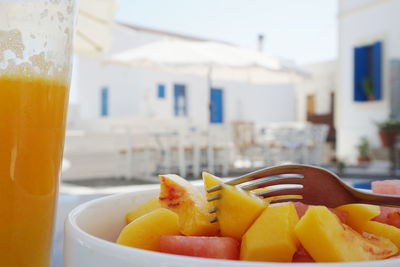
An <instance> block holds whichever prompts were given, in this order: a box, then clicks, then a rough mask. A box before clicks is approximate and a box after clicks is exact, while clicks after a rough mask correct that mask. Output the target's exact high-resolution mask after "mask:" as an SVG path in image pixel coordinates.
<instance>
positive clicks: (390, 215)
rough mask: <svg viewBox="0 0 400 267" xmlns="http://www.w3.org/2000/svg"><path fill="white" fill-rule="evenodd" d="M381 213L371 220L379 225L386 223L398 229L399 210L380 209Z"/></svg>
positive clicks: (399, 226)
mask: <svg viewBox="0 0 400 267" xmlns="http://www.w3.org/2000/svg"><path fill="white" fill-rule="evenodd" d="M380 210H381V213H380V214H379V215H378V216H377V217H375V218H374V219H373V220H374V221H377V222H381V223H386V224H389V225H392V226H395V227H397V228H400V209H399V208H392V207H384V206H381V207H380Z"/></svg>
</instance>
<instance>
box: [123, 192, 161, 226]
mask: <svg viewBox="0 0 400 267" xmlns="http://www.w3.org/2000/svg"><path fill="white" fill-rule="evenodd" d="M158 208H161V205H160V201H159V200H158V197H155V198H152V199H150V200H149V201H147V202H145V203H144V204H143V205H141V206H139V207H138V208H136V209H134V210H132V211H130V212H128V213H127V214H126V216H125V219H126V223H130V222H131V221H133V220H134V219H136V218H138V217H140V216H142V215H144V214H146V213H149V212H150V211H153V210H155V209H158Z"/></svg>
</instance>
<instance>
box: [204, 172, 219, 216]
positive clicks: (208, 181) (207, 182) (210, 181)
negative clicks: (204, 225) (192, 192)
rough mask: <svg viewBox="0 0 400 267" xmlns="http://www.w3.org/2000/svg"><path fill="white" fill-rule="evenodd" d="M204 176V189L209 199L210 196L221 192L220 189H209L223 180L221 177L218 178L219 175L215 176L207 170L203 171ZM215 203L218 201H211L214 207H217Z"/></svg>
mask: <svg viewBox="0 0 400 267" xmlns="http://www.w3.org/2000/svg"><path fill="white" fill-rule="evenodd" d="M202 176H203V183H204V191H205V192H206V198H207V199H208V198H210V197H213V196H215V195H217V194H219V191H215V192H211V193H208V192H207V189H208V188H211V187H213V186H216V185H219V184H221V183H222V180H221V179H220V178H218V177H217V176H214V175H212V174H209V173H207V172H203V175H202ZM215 203H216V201H211V202H210V204H211V206H212V208H215Z"/></svg>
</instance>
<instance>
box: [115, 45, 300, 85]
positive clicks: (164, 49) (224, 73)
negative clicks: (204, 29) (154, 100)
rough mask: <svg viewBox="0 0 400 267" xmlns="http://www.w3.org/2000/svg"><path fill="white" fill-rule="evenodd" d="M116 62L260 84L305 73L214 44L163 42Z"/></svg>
mask: <svg viewBox="0 0 400 267" xmlns="http://www.w3.org/2000/svg"><path fill="white" fill-rule="evenodd" d="M109 61H110V62H112V63H118V64H124V65H128V66H131V67H137V68H146V69H152V70H161V71H167V72H174V73H182V74H192V75H200V76H206V75H207V76H208V78H209V81H211V80H229V81H242V82H249V83H256V84H265V83H267V84H271V83H293V82H296V81H298V80H299V79H302V78H303V77H304V76H305V74H304V73H303V72H301V71H300V70H299V69H298V68H296V67H295V66H294V64H289V63H288V62H285V61H283V60H280V59H278V58H275V57H272V56H269V55H266V54H264V53H261V52H258V51H256V50H252V49H248V48H243V47H239V46H234V45H229V44H224V43H218V42H211V41H186V40H163V41H157V42H153V43H150V44H147V45H144V46H141V47H138V48H134V49H131V50H128V51H126V52H122V53H119V54H116V55H113V56H111V58H110V59H109Z"/></svg>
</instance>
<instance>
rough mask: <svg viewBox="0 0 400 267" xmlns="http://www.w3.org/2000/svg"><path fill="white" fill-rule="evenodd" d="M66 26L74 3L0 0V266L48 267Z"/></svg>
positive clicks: (67, 69) (67, 67) (67, 68)
mask: <svg viewBox="0 0 400 267" xmlns="http://www.w3.org/2000/svg"><path fill="white" fill-rule="evenodd" d="M73 20H74V1H73V0H0V266H4V267H25V266H26V267H28V266H29V267H48V266H50V251H51V241H52V233H53V221H54V215H55V205H56V200H57V192H58V180H59V173H60V165H61V161H62V154H63V144H64V132H65V120H66V112H67V104H68V88H69V83H70V73H71V50H72V33H73Z"/></svg>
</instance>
